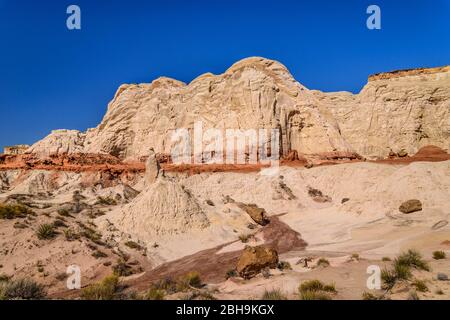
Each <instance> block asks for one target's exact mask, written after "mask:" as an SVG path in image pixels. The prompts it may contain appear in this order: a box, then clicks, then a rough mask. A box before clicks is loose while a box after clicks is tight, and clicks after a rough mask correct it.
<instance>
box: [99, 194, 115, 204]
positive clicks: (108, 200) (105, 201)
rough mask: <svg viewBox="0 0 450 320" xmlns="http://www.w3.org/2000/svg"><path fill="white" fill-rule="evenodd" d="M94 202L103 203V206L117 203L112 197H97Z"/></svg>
mask: <svg viewBox="0 0 450 320" xmlns="http://www.w3.org/2000/svg"><path fill="white" fill-rule="evenodd" d="M95 204H100V205H105V206H115V205H117V201H116V200H115V199H113V198H112V197H101V196H99V197H97V201H96V202H95Z"/></svg>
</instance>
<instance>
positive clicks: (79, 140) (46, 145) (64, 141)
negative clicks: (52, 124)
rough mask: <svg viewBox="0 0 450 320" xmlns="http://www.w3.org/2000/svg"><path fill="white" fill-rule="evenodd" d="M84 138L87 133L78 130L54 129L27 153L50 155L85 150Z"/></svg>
mask: <svg viewBox="0 0 450 320" xmlns="http://www.w3.org/2000/svg"><path fill="white" fill-rule="evenodd" d="M84 139H85V134H84V133H82V132H80V131H78V130H64V129H63V130H53V131H52V133H51V134H49V135H48V136H47V137H45V138H44V139H42V140H40V141H38V142H36V143H35V144H33V145H32V146H31V147H30V148H29V149H28V150H27V153H37V154H41V155H49V154H61V153H78V152H83V151H84Z"/></svg>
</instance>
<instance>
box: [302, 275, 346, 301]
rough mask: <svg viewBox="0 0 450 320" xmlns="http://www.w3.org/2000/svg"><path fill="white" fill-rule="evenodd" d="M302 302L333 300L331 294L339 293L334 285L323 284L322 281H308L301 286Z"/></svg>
mask: <svg viewBox="0 0 450 320" xmlns="http://www.w3.org/2000/svg"><path fill="white" fill-rule="evenodd" d="M298 291H299V293H300V299H301V300H331V295H330V294H335V293H337V290H336V286H335V285H334V284H327V285H326V284H323V283H322V282H321V281H320V280H308V281H305V282H303V283H302V284H300V286H299V288H298Z"/></svg>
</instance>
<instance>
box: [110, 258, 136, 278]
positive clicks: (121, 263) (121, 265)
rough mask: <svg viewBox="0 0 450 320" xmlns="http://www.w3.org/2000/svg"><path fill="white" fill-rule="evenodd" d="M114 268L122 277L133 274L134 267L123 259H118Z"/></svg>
mask: <svg viewBox="0 0 450 320" xmlns="http://www.w3.org/2000/svg"><path fill="white" fill-rule="evenodd" d="M112 269H113V272H114V274H115V275H117V276H120V277H128V276H130V275H132V274H133V270H132V268H131V267H130V266H129V265H128V264H127V263H126V261H125V260H123V259H120V260H118V261H117V264H116V265H114V266H113V267H112Z"/></svg>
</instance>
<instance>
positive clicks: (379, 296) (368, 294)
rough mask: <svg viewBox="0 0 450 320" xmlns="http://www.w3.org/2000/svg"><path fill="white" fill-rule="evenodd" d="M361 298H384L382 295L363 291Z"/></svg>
mask: <svg viewBox="0 0 450 320" xmlns="http://www.w3.org/2000/svg"><path fill="white" fill-rule="evenodd" d="M362 299H363V300H384V297H383V296H382V295H374V294H373V293H370V292H367V291H364V292H363V293H362Z"/></svg>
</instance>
